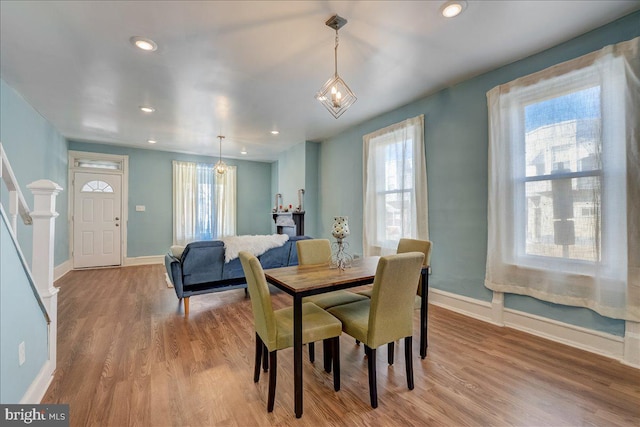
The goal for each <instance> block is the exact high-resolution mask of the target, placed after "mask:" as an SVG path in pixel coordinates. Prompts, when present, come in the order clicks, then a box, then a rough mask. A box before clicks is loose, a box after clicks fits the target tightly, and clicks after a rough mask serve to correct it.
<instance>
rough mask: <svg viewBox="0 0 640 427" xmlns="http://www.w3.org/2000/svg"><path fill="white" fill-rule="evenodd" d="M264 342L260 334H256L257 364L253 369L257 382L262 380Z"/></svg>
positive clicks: (254, 378)
mask: <svg viewBox="0 0 640 427" xmlns="http://www.w3.org/2000/svg"><path fill="white" fill-rule="evenodd" d="M263 347H264V344H263V343H262V339H260V336H259V335H258V334H256V366H255V369H254V371H253V382H254V383H257V382H258V381H259V380H260V362H262V348H263Z"/></svg>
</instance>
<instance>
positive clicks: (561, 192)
mask: <svg viewBox="0 0 640 427" xmlns="http://www.w3.org/2000/svg"><path fill="white" fill-rule="evenodd" d="M545 94H547V95H548V93H545ZM600 104H601V99H600V86H593V87H589V88H586V89H578V90H575V91H572V92H570V93H567V94H563V95H560V96H554V97H551V98H548V99H544V100H536V101H533V102H530V103H528V104H526V105H523V106H522V107H521V108H522V109H523V118H524V132H525V134H524V156H523V157H524V160H525V162H526V163H525V170H526V173H525V176H524V178H523V180H522V182H521V184H520V185H522V186H523V187H524V188H521V189H520V191H519V193H520V194H522V193H523V192H524V197H525V199H526V203H525V204H523V207H524V208H525V209H524V211H521V212H516V216H517V217H519V218H520V219H521V220H522V222H523V223H524V225H523V226H519V225H518V229H519V231H520V232H522V233H525V234H526V236H525V237H524V238H521V239H520V242H523V243H524V245H523V246H521V247H519V248H518V250H519V251H520V252H521V253H523V254H525V255H534V256H540V257H551V258H555V259H566V260H581V261H588V262H599V261H600V260H601V256H602V253H601V249H602V248H601V244H600V242H601V229H602V220H601V216H600V215H599V214H597V213H599V212H600V202H601V200H602V198H601V196H602V188H601V181H602V165H601V153H602V138H601V132H600V129H601V118H602V114H601V109H600ZM580 209H582V210H580ZM584 212H589V213H590V214H589V215H584V214H583V213H584Z"/></svg>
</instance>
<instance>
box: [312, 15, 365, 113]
mask: <svg viewBox="0 0 640 427" xmlns="http://www.w3.org/2000/svg"><path fill="white" fill-rule="evenodd" d="M346 23H347V20H346V19H344V18H342V17H340V16H338V15H333V16H332V17H331V18H329V20H328V21H327V22H325V25H326V26H327V27H331V28H333V29H334V30H336V44H335V51H334V64H335V68H334V71H335V72H334V76H333V77H332V78H330V79H329V80H327V82H326V83H325V84H324V86H322V87H321V88H320V90H319V91H318V93H316V99H317V100H318V101H320V103H321V104H322V105H324V107H325V108H326V109H327V110H329V112H330V113H331V114H332V115H333V117H335V118H336V119H337V118H338V117H340V116H341V115H342V113H344V112H345V111H346V110H347V108H349V107H350V106H351V105H352V104H353V103H354V102H356V100H357V99H358V98H357V97H356V96H355V94H354V93H353V92H352V91H351V89H349V86H347V84H346V83H345V82H344V80H342V79H341V78H340V76H339V75H338V30H339V29H340V28H342V27H344V26H345V24H346Z"/></svg>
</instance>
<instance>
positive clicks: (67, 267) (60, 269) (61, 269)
mask: <svg viewBox="0 0 640 427" xmlns="http://www.w3.org/2000/svg"><path fill="white" fill-rule="evenodd" d="M72 269H73V264H72V263H71V260H70V259H68V260H66V261H65V262H63V263H62V264H59V265H56V266H55V267H54V269H53V281H54V282H55V281H56V280H58V279H59V278H61V277H62V276H64V275H65V274H67V273H68V272H70V271H71V270H72Z"/></svg>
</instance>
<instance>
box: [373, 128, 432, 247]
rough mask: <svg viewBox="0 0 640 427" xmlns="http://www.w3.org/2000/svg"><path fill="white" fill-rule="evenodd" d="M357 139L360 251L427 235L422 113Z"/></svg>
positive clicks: (394, 244)
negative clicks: (360, 181)
mask: <svg viewBox="0 0 640 427" xmlns="http://www.w3.org/2000/svg"><path fill="white" fill-rule="evenodd" d="M362 139H363V174H364V177H363V189H364V209H363V223H364V229H363V233H362V234H363V252H364V255H365V256H372V255H387V254H391V253H395V252H396V249H397V247H398V241H399V240H400V238H402V237H407V238H413V239H421V240H428V239H429V228H428V206H427V166H426V159H425V151H424V116H423V115H420V116H418V117H414V118H411V119H407V120H404V121H402V122H400V123H396V124H394V125H391V126H388V127H386V128H384V129H380V130H378V131H376V132H373V133H370V134H368V135H365V136H364V137H363V138H362Z"/></svg>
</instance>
